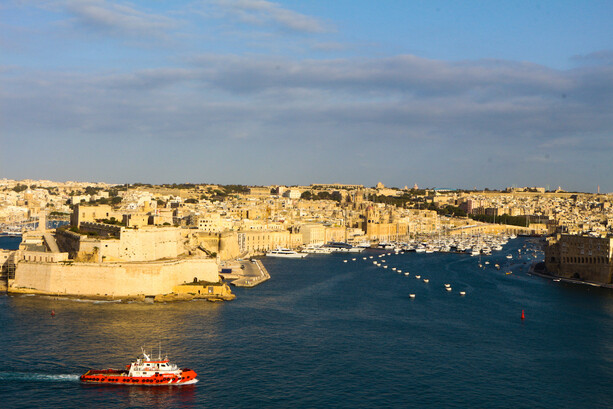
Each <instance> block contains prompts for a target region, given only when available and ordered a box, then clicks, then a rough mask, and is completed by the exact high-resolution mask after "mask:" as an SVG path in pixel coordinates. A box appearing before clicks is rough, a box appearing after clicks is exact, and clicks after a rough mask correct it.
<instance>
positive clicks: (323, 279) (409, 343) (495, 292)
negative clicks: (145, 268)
mask: <svg viewBox="0 0 613 409" xmlns="http://www.w3.org/2000/svg"><path fill="white" fill-rule="evenodd" d="M525 244H529V243H527V242H526V240H525V239H522V238H519V239H516V240H512V241H510V242H509V244H508V245H507V246H505V248H504V250H503V251H501V252H496V253H494V254H493V255H491V256H487V257H482V258H479V257H470V256H469V255H464V254H437V253H434V254H423V253H422V254H417V253H407V254H399V255H394V254H391V255H386V256H385V260H386V262H385V264H386V265H388V266H389V268H388V269H384V268H382V267H377V266H376V265H373V264H372V260H371V259H368V258H367V260H363V257H369V256H370V255H373V256H375V259H378V260H379V261H380V260H381V259H379V258H377V257H376V255H378V254H380V253H378V252H376V251H374V250H367V251H366V252H364V253H362V254H360V255H343V254H332V255H309V256H308V257H307V258H305V259H264V263H265V265H266V267H267V268H268V271H269V273H270V275H271V279H270V280H269V281H267V282H265V283H263V284H261V285H259V286H257V287H255V288H250V289H243V288H233V291H234V292H235V293H236V294H237V299H236V300H235V301H232V302H225V303H209V302H205V301H192V302H176V303H168V304H141V303H132V304H119V303H104V302H103V303H100V302H97V303H94V302H89V301H87V300H79V301H81V302H79V301H75V300H63V299H54V298H51V297H38V296H34V297H26V296H14V297H13V296H0V328H1V331H0V345H1V346H2V352H1V353H0V356H2V368H1V369H0V402H1V403H0V406H1V407H3V408H30V407H40V406H45V407H58V408H59V407H63V408H83V407H133V408H139V407H142V408H145V407H159V408H167V407H178V408H193V407H198V408H207V407H208V408H222V407H223V408H255V407H268V408H272V407H274V408H277V407H282V408H286V407H287V408H321V407H334V408H373V407H386V408H388V407H431V408H442V407H445V408H466V407H482V408H485V407H488V408H489V407H496V408H519V407H521V408H536V407H538V408H577V407H584V408H598V407H602V408H605V407H611V393H612V392H613V386H612V385H613V366H612V360H613V358H612V357H613V292H611V291H610V290H606V289H601V288H596V287H591V286H581V285H571V284H566V283H563V282H553V281H551V280H548V279H544V278H540V277H535V276H530V275H529V274H528V267H529V265H530V263H531V262H533V261H535V260H534V257H533V253H532V252H530V253H529V254H527V252H526V251H525V249H524V247H523V246H524V245H525ZM517 249H522V254H523V255H519V254H518V252H517ZM507 254H513V259H511V260H508V259H506V257H505V256H506V255H507ZM528 256H530V259H528ZM354 257H355V258H357V260H356V261H352V258H354ZM541 259H542V256H541ZM344 260H347V262H346V263H345V262H344ZM485 261H489V262H490V264H487V265H486V264H484V263H485ZM496 263H498V264H500V266H501V269H500V270H497V269H495V268H494V267H493V266H494V264H496ZM479 264H481V265H482V267H479ZM392 267H396V268H397V269H400V270H402V273H398V272H397V271H393V270H392V269H391V268H392ZM407 271H408V272H409V276H405V275H404V272H407ZM507 272H512V274H506V273H507ZM415 275H421V279H420V280H417V279H416V278H415ZM424 278H427V279H429V282H428V283H424V282H423V279H424ZM444 284H450V286H451V287H452V291H446V290H445V286H444ZM460 291H464V292H465V293H466V295H465V296H461V295H460V294H459V292H460ZM409 294H415V298H414V299H411V298H409ZM52 310H54V311H55V316H53V317H52V316H51V311H52ZM522 310H523V311H524V313H525V319H523V320H522V319H521V312H522ZM159 342H161V345H162V353H163V354H164V352H167V353H168V355H169V358H170V359H171V361H173V362H176V363H177V364H179V365H180V367H189V368H191V369H194V370H195V371H196V372H197V373H198V378H199V379H200V382H199V383H197V384H195V385H187V386H180V387H177V386H173V387H170V386H168V387H146V386H119V385H87V384H81V383H79V381H78V375H80V374H82V373H84V372H85V371H87V370H88V369H89V368H108V367H114V368H121V367H123V365H125V364H127V363H129V362H130V361H131V360H133V359H134V358H136V356H137V355H138V354H139V353H140V347H141V346H144V347H145V348H147V349H148V350H149V349H152V350H153V351H154V355H156V356H157V351H158V345H159Z"/></svg>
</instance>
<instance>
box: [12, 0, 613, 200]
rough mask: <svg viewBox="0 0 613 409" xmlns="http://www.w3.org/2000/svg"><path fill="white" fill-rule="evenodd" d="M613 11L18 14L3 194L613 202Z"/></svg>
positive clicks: (592, 5) (500, 6)
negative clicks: (555, 197)
mask: <svg viewBox="0 0 613 409" xmlns="http://www.w3.org/2000/svg"><path fill="white" fill-rule="evenodd" d="M611 16H613V3H612V2H610V1H586V2H574V1H573V2H570V1H504V2H493V1H465V2H456V1H392V0H390V1H384V0H381V1H359V0H353V1H349V0H335V1H330V0H328V1H319V0H314V1H265V0H200V1H130V2H123V1H107V0H78V1H77V0H45V1H29V0H7V1H5V2H3V3H2V5H0V55H1V58H0V115H1V116H0V121H1V122H0V177H7V178H12V179H23V178H33V179H43V178H44V179H53V180H83V181H106V182H113V183H126V182H128V183H133V182H148V183H169V182H170V183H172V182H177V183H179V182H196V183H203V182H210V183H223V184H230V183H237V184H256V185H265V184H288V185H292V184H310V183H323V182H330V183H331V182H340V183H361V184H365V185H367V186H372V185H374V184H376V183H377V182H379V181H381V182H383V183H384V184H386V185H390V186H398V187H403V186H404V185H409V186H411V185H413V184H414V183H418V184H419V185H420V186H428V187H442V186H444V187H457V188H472V187H480V188H483V187H489V188H499V187H506V186H512V185H517V186H550V187H552V188H553V187H557V186H561V187H563V188H565V189H568V190H579V191H595V190H596V186H597V185H600V186H601V191H607V192H611V191H613V177H612V176H613V160H612V159H613V29H612V28H611V26H612V25H611V24H610V20H611Z"/></svg>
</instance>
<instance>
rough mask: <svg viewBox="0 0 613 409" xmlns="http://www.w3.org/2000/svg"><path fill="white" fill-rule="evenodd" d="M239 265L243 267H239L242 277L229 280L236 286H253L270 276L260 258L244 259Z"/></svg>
mask: <svg viewBox="0 0 613 409" xmlns="http://www.w3.org/2000/svg"><path fill="white" fill-rule="evenodd" d="M241 266H243V267H244V268H241V269H242V270H243V274H242V277H240V278H238V279H236V280H234V281H231V282H230V284H232V285H234V286H236V287H255V286H256V285H258V284H261V283H263V282H264V281H266V280H268V279H269V278H270V274H268V271H267V270H266V267H264V264H262V262H261V261H260V260H253V261H251V262H247V261H245V262H243V263H241Z"/></svg>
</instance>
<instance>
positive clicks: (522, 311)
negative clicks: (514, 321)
mask: <svg viewBox="0 0 613 409" xmlns="http://www.w3.org/2000/svg"><path fill="white" fill-rule="evenodd" d="M521 319H522V320H525V319H526V316H525V315H524V310H521Z"/></svg>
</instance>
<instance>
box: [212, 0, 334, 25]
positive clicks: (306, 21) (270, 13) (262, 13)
mask: <svg viewBox="0 0 613 409" xmlns="http://www.w3.org/2000/svg"><path fill="white" fill-rule="evenodd" d="M213 3H214V4H216V5H217V6H218V7H220V8H221V9H223V10H225V11H226V13H228V14H230V15H232V16H234V17H235V18H237V19H238V20H240V21H242V22H244V23H248V24H254V25H258V26H264V25H276V26H278V27H281V28H283V29H286V30H290V31H296V32H304V33H323V32H327V31H330V28H329V27H327V26H326V25H325V24H324V23H323V22H322V21H320V20H319V19H317V18H314V17H311V16H307V15H305V14H301V13H297V12H295V11H292V10H288V9H286V8H284V7H282V6H281V5H280V4H278V3H274V2H271V1H266V0H215V1H214V2H213Z"/></svg>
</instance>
